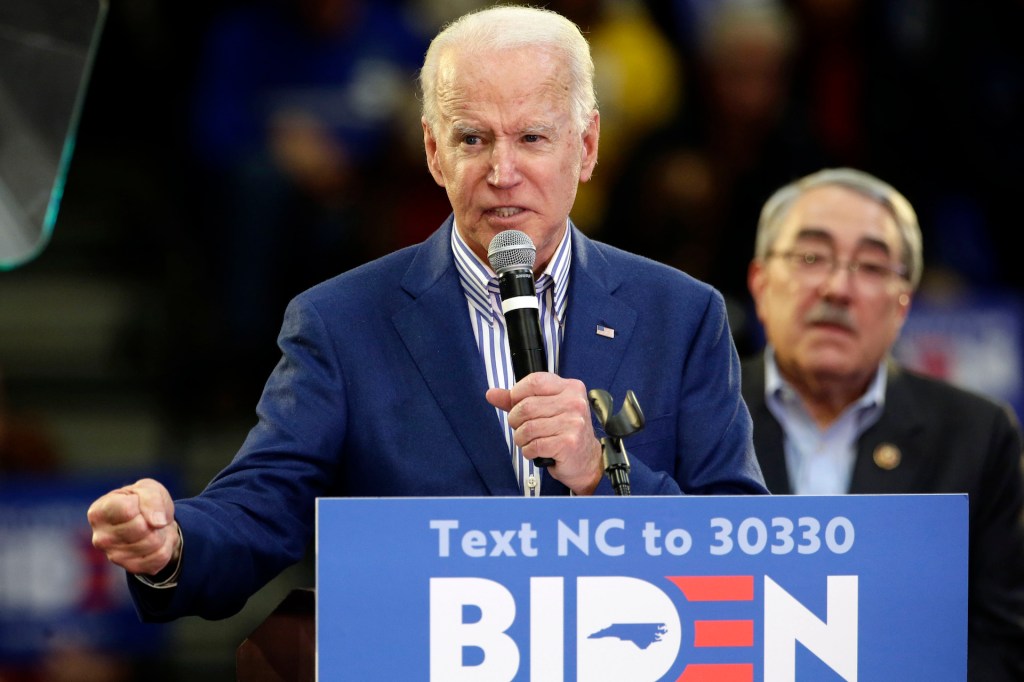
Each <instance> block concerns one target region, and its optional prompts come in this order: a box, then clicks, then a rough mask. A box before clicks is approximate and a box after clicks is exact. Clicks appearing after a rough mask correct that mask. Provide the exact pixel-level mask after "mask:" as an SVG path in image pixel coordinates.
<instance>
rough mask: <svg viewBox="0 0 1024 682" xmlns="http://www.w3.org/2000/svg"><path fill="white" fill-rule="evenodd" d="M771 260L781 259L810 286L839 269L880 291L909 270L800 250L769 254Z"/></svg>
mask: <svg viewBox="0 0 1024 682" xmlns="http://www.w3.org/2000/svg"><path fill="white" fill-rule="evenodd" d="M767 257H768V258H781V259H782V260H784V261H785V262H786V264H787V265H788V266H789V268H790V269H791V270H792V271H793V274H794V275H795V276H796V277H798V278H799V279H800V280H801V281H802V282H804V283H805V284H807V285H810V286H817V285H819V284H821V283H822V282H824V281H825V280H827V279H828V278H829V277H831V276H832V275H833V274H835V272H836V270H837V269H838V268H844V269H845V270H846V271H847V272H849V273H850V278H851V279H852V280H853V281H854V282H856V283H857V285H858V286H860V287H861V288H863V289H869V290H873V289H880V288H882V287H883V286H885V285H886V284H887V283H888V282H889V281H890V280H892V279H893V278H894V277H898V278H903V279H905V278H906V276H907V269H906V268H905V267H904V266H902V265H892V264H890V263H887V262H884V261H882V260H880V259H878V258H871V257H866V258H851V259H849V260H843V259H840V258H836V256H835V254H832V253H829V252H827V251H815V250H813V249H801V250H799V251H796V250H794V251H769V252H768V256H767Z"/></svg>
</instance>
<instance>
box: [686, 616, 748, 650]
mask: <svg viewBox="0 0 1024 682" xmlns="http://www.w3.org/2000/svg"><path fill="white" fill-rule="evenodd" d="M693 645H694V646H754V621H752V620H698V621H694V623H693Z"/></svg>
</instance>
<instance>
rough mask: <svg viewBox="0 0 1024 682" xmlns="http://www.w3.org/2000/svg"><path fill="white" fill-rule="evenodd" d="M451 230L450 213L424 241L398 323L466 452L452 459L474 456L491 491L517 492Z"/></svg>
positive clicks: (407, 279)
mask: <svg viewBox="0 0 1024 682" xmlns="http://www.w3.org/2000/svg"><path fill="white" fill-rule="evenodd" d="M451 228H452V219H451V218H449V219H448V221H447V222H446V223H445V225H444V226H442V228H441V229H439V230H437V232H435V233H434V234H433V235H432V236H431V237H430V238H429V239H428V240H427V241H426V242H424V244H423V246H422V248H421V249H420V251H419V253H418V254H417V256H416V258H415V259H414V260H413V263H412V265H411V266H410V268H409V271H408V272H407V273H406V276H405V278H404V279H403V281H402V286H403V287H404V288H405V289H406V291H408V292H409V293H410V294H411V295H412V296H413V297H414V301H413V302H412V303H411V304H410V305H408V306H406V307H405V308H403V309H402V310H401V311H400V312H398V313H397V314H395V316H394V318H393V321H394V324H395V328H396V329H397V331H398V334H399V336H401V338H402V341H403V342H404V343H405V346H406V348H407V349H408V350H409V353H410V354H411V355H412V357H413V359H414V361H415V362H416V366H417V367H418V368H419V370H420V373H421V374H422V376H423V379H424V381H425V382H426V383H427V386H428V388H429V390H430V393H431V395H432V396H433V397H434V400H436V401H437V404H438V406H439V407H440V408H441V411H442V412H443V413H444V415H445V418H446V419H447V420H448V423H449V424H450V426H451V428H452V431H453V432H454V434H455V437H456V438H457V439H458V440H459V442H460V443H461V445H462V447H463V450H464V451H465V452H464V453H456V452H453V453H450V454H451V456H452V457H457V456H467V457H469V459H470V460H471V461H472V462H473V465H474V467H476V470H477V471H478V473H479V474H480V477H481V478H482V479H483V481H484V484H485V485H486V487H487V489H488V492H489V493H490V494H491V495H517V494H519V486H518V484H517V483H516V480H515V474H514V472H513V470H512V465H511V463H510V461H509V455H508V448H507V446H506V445H505V439H504V436H503V435H502V433H501V428H500V426H499V425H498V419H497V417H496V416H495V412H494V408H493V407H491V405H490V404H489V403H488V402H487V401H486V399H485V398H484V393H485V392H486V391H487V377H486V375H485V374H484V370H483V367H482V366H481V363H480V358H479V352H478V351H477V348H476V346H475V345H474V343H473V338H474V337H473V330H472V328H471V327H470V322H469V316H468V314H467V313H466V299H465V296H464V294H463V292H462V288H461V285H460V283H459V278H458V274H457V271H456V269H455V265H454V262H453V259H452V255H451V248H450V240H451ZM424 439H425V440H426V441H427V442H429V439H430V434H429V433H424Z"/></svg>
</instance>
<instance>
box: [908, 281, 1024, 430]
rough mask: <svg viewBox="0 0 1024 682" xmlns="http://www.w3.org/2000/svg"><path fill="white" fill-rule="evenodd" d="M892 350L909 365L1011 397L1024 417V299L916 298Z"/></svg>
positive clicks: (959, 383) (964, 385)
mask: <svg viewBox="0 0 1024 682" xmlns="http://www.w3.org/2000/svg"><path fill="white" fill-rule="evenodd" d="M893 355H894V356H895V357H896V358H897V359H898V360H899V361H900V362H902V363H903V364H904V365H906V366H907V367H909V368H911V369H914V370H917V371H919V372H921V373H923V374H928V375H930V376H934V377H937V378H939V379H945V380H946V381H949V382H950V383H952V384H955V385H957V386H960V387H962V388H967V389H971V390H974V391H977V392H979V393H983V394H985V395H988V396H991V397H994V398H998V399H1001V400H1004V401H1006V402H1007V403H1009V404H1010V405H1011V406H1012V407H1013V408H1014V410H1015V411H1016V413H1017V417H1018V418H1024V305H1022V303H1021V301H1020V299H1019V297H1015V296H1002V295H989V296H984V295H980V294H977V295H972V296H964V297H957V298H953V299H950V300H943V301H936V300H929V299H927V298H919V299H917V300H915V301H914V305H913V307H912V308H911V309H910V314H909V315H908V317H907V321H906V323H905V324H904V326H903V331H902V333H901V334H900V338H899V340H898V341H897V343H896V346H895V347H894V348H893Z"/></svg>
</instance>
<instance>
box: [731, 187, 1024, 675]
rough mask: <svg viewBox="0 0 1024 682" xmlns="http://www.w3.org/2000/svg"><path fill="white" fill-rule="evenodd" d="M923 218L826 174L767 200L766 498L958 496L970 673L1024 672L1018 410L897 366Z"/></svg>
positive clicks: (880, 193)
mask: <svg viewBox="0 0 1024 682" xmlns="http://www.w3.org/2000/svg"><path fill="white" fill-rule="evenodd" d="M921 243H922V239H921V232H920V229H919V227H918V222H917V216H916V214H915V212H914V209H913V208H912V207H911V205H910V203H909V202H908V201H907V200H906V199H905V198H904V196H903V195H902V194H900V193H899V192H897V191H896V190H895V189H893V188H892V187H891V186H890V185H888V184H887V183H884V182H882V181H881V180H879V179H878V178H876V177H875V176H873V175H869V174H867V173H863V172H860V171H857V170H853V169H849V168H838V169H826V170H823V171H820V172H817V173H814V174H812V175H809V176H806V177H804V178H802V179H800V180H797V181H794V182H793V183H791V184H788V185H786V186H785V187H783V188H782V189H780V190H779V191H778V192H776V193H775V194H773V195H772V196H771V197H770V198H769V199H768V201H767V202H766V203H765V205H764V210H763V212H762V214H761V219H760V222H759V224H758V231H757V239H756V245H755V251H754V259H753V261H752V262H751V264H750V272H749V284H750V291H751V293H752V295H753V297H754V300H755V302H756V308H757V316H758V318H759V319H760V321H761V323H762V324H763V326H764V330H765V336H766V338H767V346H766V348H765V350H764V352H763V353H762V354H759V355H756V356H753V357H751V358H748V359H747V360H745V361H744V364H743V395H744V400H745V401H746V403H747V405H748V406H749V408H750V412H751V416H752V417H753V419H754V444H755V450H756V452H757V457H758V460H759V461H760V463H761V469H762V471H763V472H764V476H765V481H766V482H767V484H768V488H769V490H771V492H773V493H775V494H791V493H796V494H812V495H836V494H845V493H856V494H899V493H910V494H927V493H967V495H968V503H969V528H968V532H969V538H968V543H969V556H968V562H969V566H968V587H967V614H968V616H967V618H968V622H967V657H968V679H969V680H970V681H971V682H1019V681H1020V680H1022V679H1024V459H1022V443H1021V432H1020V424H1019V422H1018V420H1017V418H1016V416H1015V415H1014V413H1013V411H1012V409H1011V408H1010V407H1009V406H1008V405H1006V404H1004V403H1002V402H996V401H994V400H992V399H990V398H988V397H983V396H982V395H981V394H978V393H974V392H969V391H967V390H964V389H961V388H957V387H954V386H953V385H952V384H949V383H946V382H943V381H940V380H937V379H934V378H929V377H925V376H923V375H920V374H916V373H914V372H911V371H909V370H908V369H906V368H905V367H901V366H900V365H899V364H898V363H897V362H896V361H895V360H894V358H893V356H892V354H891V350H892V347H893V344H894V343H895V342H896V340H897V338H898V336H899V334H900V331H901V330H902V328H903V324H904V322H905V320H906V318H907V314H908V312H909V311H910V304H911V299H912V297H913V296H914V293H915V291H916V289H917V286H918V284H919V283H920V281H921V274H922V270H923V256H922V248H921Z"/></svg>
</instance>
